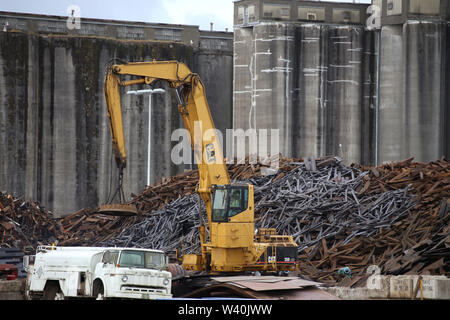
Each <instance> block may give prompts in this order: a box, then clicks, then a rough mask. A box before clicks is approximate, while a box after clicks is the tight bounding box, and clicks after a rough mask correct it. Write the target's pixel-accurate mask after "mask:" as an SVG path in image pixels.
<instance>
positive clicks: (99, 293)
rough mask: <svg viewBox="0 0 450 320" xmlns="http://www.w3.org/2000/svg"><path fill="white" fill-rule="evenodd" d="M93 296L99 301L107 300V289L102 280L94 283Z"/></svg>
mask: <svg viewBox="0 0 450 320" xmlns="http://www.w3.org/2000/svg"><path fill="white" fill-rule="evenodd" d="M92 296H93V297H94V298H95V299H97V300H104V299H105V288H104V287H103V283H102V281H101V280H95V281H94V288H93V290H92Z"/></svg>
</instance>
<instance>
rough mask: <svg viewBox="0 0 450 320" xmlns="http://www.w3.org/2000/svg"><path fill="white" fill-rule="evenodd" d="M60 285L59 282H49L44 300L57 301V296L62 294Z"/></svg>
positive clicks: (45, 289)
mask: <svg viewBox="0 0 450 320" xmlns="http://www.w3.org/2000/svg"><path fill="white" fill-rule="evenodd" d="M60 293H61V291H60V290H59V284H58V283H57V282H53V281H50V282H47V283H46V285H45V288H44V295H43V297H42V299H43V300H55V299H56V297H57V295H58V294H60Z"/></svg>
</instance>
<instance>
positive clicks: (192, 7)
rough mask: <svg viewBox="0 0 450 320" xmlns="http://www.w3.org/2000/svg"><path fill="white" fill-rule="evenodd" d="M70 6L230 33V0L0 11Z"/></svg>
mask: <svg viewBox="0 0 450 320" xmlns="http://www.w3.org/2000/svg"><path fill="white" fill-rule="evenodd" d="M328 1H337V2H353V1H352V0H346V1H345V0H328ZM355 2H357V3H358V2H361V3H370V2H371V0H356V1H355ZM71 5H77V6H78V7H79V8H80V9H81V17H82V18H98V19H112V20H127V21H142V22H153V23H170V24H186V25H196V26H200V29H202V30H209V27H210V22H214V30H218V31H223V30H225V28H228V29H229V30H230V31H232V30H233V1H232V0H107V1H104V0H34V1H33V0H0V11H12V12H24V13H36V14H47V15H58V16H67V8H68V7H69V6H71Z"/></svg>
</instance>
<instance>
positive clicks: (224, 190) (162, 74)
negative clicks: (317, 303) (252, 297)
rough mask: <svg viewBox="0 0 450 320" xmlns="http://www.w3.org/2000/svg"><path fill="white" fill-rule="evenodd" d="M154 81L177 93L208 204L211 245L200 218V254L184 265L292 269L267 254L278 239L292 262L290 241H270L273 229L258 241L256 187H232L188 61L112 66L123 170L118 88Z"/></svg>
mask: <svg viewBox="0 0 450 320" xmlns="http://www.w3.org/2000/svg"><path fill="white" fill-rule="evenodd" d="M124 75H128V76H133V77H134V78H135V79H132V80H128V81H121V80H120V77H121V76H124ZM155 80H162V81H165V82H167V83H168V85H169V87H171V88H173V89H175V90H176V92H177V97H178V100H179V101H178V102H179V106H178V110H179V112H180V115H181V117H182V118H183V122H184V125H185V128H186V130H187V131H188V132H189V135H190V138H191V147H192V149H193V150H194V154H195V158H196V161H197V165H198V168H199V186H198V190H197V192H198V193H199V195H200V196H201V198H202V199H203V201H204V203H205V206H206V211H207V216H208V227H209V237H210V242H209V243H207V242H206V226H205V225H204V223H203V221H202V220H203V219H202V218H201V217H200V221H202V223H201V225H200V228H199V231H200V243H201V255H195V254H188V255H185V256H183V267H184V268H185V269H191V270H199V271H202V270H203V271H210V270H212V271H213V272H230V271H231V272H239V271H244V270H269V269H270V270H273V271H278V270H292V268H294V267H295V261H296V260H295V261H294V260H292V263H290V264H286V263H285V262H283V264H277V263H274V262H273V261H274V259H275V258H274V259H272V258H271V257H270V256H269V252H271V254H272V255H275V256H276V255H277V254H276V252H277V250H276V246H277V243H276V241H281V246H282V247H284V248H290V249H292V250H290V251H289V252H290V253H289V254H290V256H291V257H292V259H294V256H295V255H296V248H297V246H296V244H295V242H293V240H292V237H287V236H286V237H285V238H283V236H276V237H275V236H274V237H272V238H271V236H272V235H274V232H275V231H274V230H266V231H267V232H266V231H265V232H266V233H265V235H264V239H263V238H261V239H263V240H264V241H262V242H261V243H255V242H254V239H255V238H254V231H255V229H254V199H253V198H254V196H253V194H254V190H253V186H252V185H249V184H239V185H232V184H231V183H230V178H229V175H228V171H227V167H226V164H225V162H224V157H223V153H222V146H221V145H220V141H219V138H218V135H217V132H216V129H215V126H214V122H213V118H212V116H211V112H210V109H209V106H208V102H207V99H206V93H205V86H204V84H203V82H202V81H201V79H200V77H199V76H198V74H195V73H192V72H191V71H190V70H189V68H188V67H187V66H186V65H185V64H184V63H181V62H178V61H152V62H138V63H124V64H117V65H111V66H109V67H108V70H107V74H106V78H105V83H104V94H105V99H106V104H107V109H108V117H109V119H110V129H111V135H112V140H113V151H114V156H115V159H116V162H117V165H118V168H119V170H123V168H125V166H126V161H127V155H126V151H125V142H124V132H123V122H122V121H123V120H122V106H121V101H120V88H121V87H126V86H130V85H136V84H146V85H151V84H152V83H153V82H154V81H155ZM200 216H201V214H200ZM269 231H270V234H269V233H268V232H269ZM271 239H272V240H271ZM273 239H275V240H273ZM280 239H281V240H280ZM274 241H275V242H274ZM271 248H272V249H271ZM283 250H284V249H283ZM283 259H286V257H283ZM275 260H276V259H275Z"/></svg>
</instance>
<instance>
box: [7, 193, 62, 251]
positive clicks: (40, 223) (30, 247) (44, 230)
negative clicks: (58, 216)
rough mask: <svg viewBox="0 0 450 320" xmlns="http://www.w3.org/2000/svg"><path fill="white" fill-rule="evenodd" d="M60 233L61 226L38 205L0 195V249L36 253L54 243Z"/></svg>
mask: <svg viewBox="0 0 450 320" xmlns="http://www.w3.org/2000/svg"><path fill="white" fill-rule="evenodd" d="M60 234H61V228H60V225H59V223H57V221H55V220H54V219H53V216H52V214H51V213H50V212H49V211H47V210H45V209H44V208H42V207H41V206H40V205H39V204H38V203H35V202H26V201H23V200H21V199H18V198H14V197H13V196H11V195H9V194H7V193H4V192H0V247H7V248H21V249H23V250H24V251H26V252H34V249H35V248H36V246H38V245H39V244H44V243H49V242H50V243H53V242H55V241H56V240H57V237H58V235H60Z"/></svg>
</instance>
